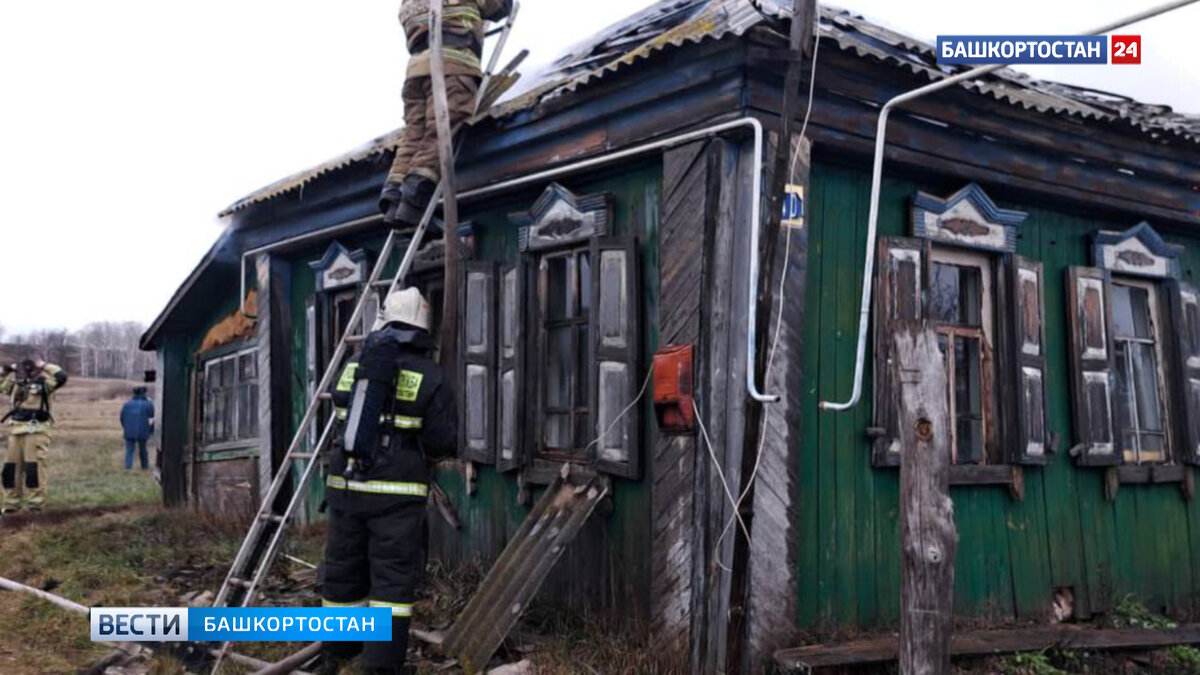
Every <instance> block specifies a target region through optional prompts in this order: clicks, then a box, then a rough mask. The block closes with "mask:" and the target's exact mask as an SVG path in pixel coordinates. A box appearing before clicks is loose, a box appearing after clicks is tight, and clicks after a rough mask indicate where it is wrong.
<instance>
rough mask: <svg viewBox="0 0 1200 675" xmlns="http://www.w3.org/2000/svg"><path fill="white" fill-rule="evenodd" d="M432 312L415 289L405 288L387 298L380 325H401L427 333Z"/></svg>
mask: <svg viewBox="0 0 1200 675" xmlns="http://www.w3.org/2000/svg"><path fill="white" fill-rule="evenodd" d="M432 314H433V310H431V309H430V308H429V301H428V300H426V299H425V296H423V295H421V291H418V290H417V289H415V288H406V289H404V290H402V291H396V292H395V293H392V294H391V295H389V296H388V298H387V302H385V303H384V304H383V312H382V323H384V324H389V323H403V324H408V325H409V326H413V327H414V328H420V329H421V330H424V331H427V330H429V326H430V316H431V315H432Z"/></svg>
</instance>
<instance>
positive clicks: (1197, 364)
mask: <svg viewBox="0 0 1200 675" xmlns="http://www.w3.org/2000/svg"><path fill="white" fill-rule="evenodd" d="M1167 289H1168V292H1169V294H1170V296H1171V309H1172V311H1171V315H1172V322H1173V327H1174V329H1175V330H1174V337H1175V350H1176V354H1177V355H1178V356H1177V360H1176V364H1177V367H1176V368H1175V369H1174V370H1175V371H1176V372H1178V373H1179V376H1178V377H1175V378H1174V379H1175V392H1176V393H1175V402H1174V405H1173V410H1175V411H1177V412H1176V414H1175V417H1176V418H1177V419H1178V420H1179V424H1178V425H1177V426H1178V429H1179V431H1178V434H1179V439H1180V442H1179V445H1178V449H1177V451H1176V454H1175V458H1176V459H1177V460H1179V461H1180V462H1183V463H1186V464H1200V291H1197V289H1196V287H1195V286H1192V285H1191V284H1186V283H1182V282H1178V281H1172V282H1170V283H1169V284H1168V286H1167Z"/></svg>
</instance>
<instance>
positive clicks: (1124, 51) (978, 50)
mask: <svg viewBox="0 0 1200 675" xmlns="http://www.w3.org/2000/svg"><path fill="white" fill-rule="evenodd" d="M1110 56H1111V57H1112V60H1111V63H1114V64H1121V63H1132V64H1138V63H1141V62H1142V36H1140V35H1113V36H1112V40H1111V43H1110V41H1109V36H1107V35H939V36H938V39H937V61H938V65H970V66H986V65H992V64H997V63H1003V64H1030V65H1045V64H1097V65H1106V64H1108V63H1110V61H1109V57H1110Z"/></svg>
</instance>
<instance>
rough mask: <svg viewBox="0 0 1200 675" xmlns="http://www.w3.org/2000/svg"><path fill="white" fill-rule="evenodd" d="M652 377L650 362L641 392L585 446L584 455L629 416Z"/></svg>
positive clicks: (644, 393)
mask: <svg viewBox="0 0 1200 675" xmlns="http://www.w3.org/2000/svg"><path fill="white" fill-rule="evenodd" d="M653 375H654V363H653V362H651V363H650V368H648V369H647V370H646V380H645V381H644V382H642V390H641V391H639V392H638V395H637V396H636V397H634V399H633V402H632V403H630V404H629V405H627V406H625V409H624V410H622V411H621V414H620V415H617V418H616V419H615V420H613V421H612V423H611V424H609V425H608V428H607V429H605V430H604V433H602V434H600V435H599V436H597V437H596V438H595V440H593V441H592V442H591V443H588V444H587V446H585V447H584V448H583V454H584V455H586V454H587V452H588V450H591V449H592V446H594V445H596V444H598V443H599V442H600V441H602V440H604V437H605V436H608V433H609V432H610V431H612V430H613V427H615V426H617V422H620V421H621V420H622V419H624V418H625V416H626V415H628V414H629V411H630V410H633V407H634V406H636V405H637V404H638V401H640V400H642V397H643V396H645V395H646V388H647V387H649V386H650V378H651V377H652V376H653Z"/></svg>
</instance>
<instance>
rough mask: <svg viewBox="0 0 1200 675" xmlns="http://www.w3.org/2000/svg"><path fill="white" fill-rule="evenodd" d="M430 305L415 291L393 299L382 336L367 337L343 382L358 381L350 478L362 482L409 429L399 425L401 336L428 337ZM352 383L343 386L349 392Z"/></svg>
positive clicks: (346, 435)
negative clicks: (395, 438)
mask: <svg viewBox="0 0 1200 675" xmlns="http://www.w3.org/2000/svg"><path fill="white" fill-rule="evenodd" d="M431 314H432V312H431V311H430V307H429V303H428V301H426V300H425V298H424V297H422V296H421V293H420V292H419V291H417V289H415V288H407V289H405V290H403V291H398V292H396V293H393V294H392V295H391V296H389V297H388V299H387V302H386V303H385V304H384V308H383V310H382V312H381V313H380V319H379V322H378V324H377V325H376V330H374V331H372V332H371V334H370V335H368V336H367V339H366V342H364V343H363V349H362V352H361V354H359V357H358V365H357V367H353V366H352V367H350V368H347V370H346V371H345V373H344V375H343V378H344V379H348V378H350V377H352V378H353V384H352V385H350V400H349V405H348V406H347V414H346V426H345V429H344V432H343V433H342V435H341V439H340V440H341V443H340V445H341V449H342V452H343V453H345V454H346V457H347V460H348V461H347V462H346V472H345V476H344V477H345V478H346V479H348V480H361V479H362V478H363V476H364V475H365V474H366V473H367V472H368V471H370V470H371V467H372V466H373V463H374V459H375V457H376V456H377V455H378V454H379V452H380V451H381V450H385V449H386V448H387V447H388V446H389V444H390V443H391V437H392V435H393V434H394V433H396V432H397V431H403V426H402V425H401V424H399V423H397V421H396V420H397V419H399V418H397V416H396V404H397V379H398V377H399V376H400V374H401V373H400V356H401V351H402V349H403V343H402V342H401V341H400V340H399V339H397V334H398V333H400V332H403V331H405V330H412V329H416V330H420V331H426V332H427V331H428V330H429V325H430V316H431ZM347 384H349V383H348V382H343V383H340V384H339V388H342V389H344V388H345V386H346V385H347Z"/></svg>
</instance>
